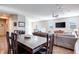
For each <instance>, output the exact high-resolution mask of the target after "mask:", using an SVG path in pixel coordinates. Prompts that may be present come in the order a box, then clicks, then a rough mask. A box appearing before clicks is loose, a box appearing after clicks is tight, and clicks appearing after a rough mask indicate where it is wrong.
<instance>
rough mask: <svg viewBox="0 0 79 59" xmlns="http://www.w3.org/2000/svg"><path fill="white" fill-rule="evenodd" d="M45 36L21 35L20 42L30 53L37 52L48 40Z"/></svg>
mask: <svg viewBox="0 0 79 59" xmlns="http://www.w3.org/2000/svg"><path fill="white" fill-rule="evenodd" d="M46 40H47V39H46V38H45V37H39V36H30V38H24V37H22V38H21V37H20V38H19V39H18V43H19V45H20V46H22V47H23V48H25V49H26V50H27V51H28V52H29V53H31V54H33V53H35V52H37V51H38V50H39V49H41V48H42V46H43V45H44V44H45V43H46V42H47V41H46Z"/></svg>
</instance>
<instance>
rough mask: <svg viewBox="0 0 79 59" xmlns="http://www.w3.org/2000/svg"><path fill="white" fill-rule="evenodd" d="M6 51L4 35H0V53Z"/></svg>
mask: <svg viewBox="0 0 79 59" xmlns="http://www.w3.org/2000/svg"><path fill="white" fill-rule="evenodd" d="M1 53H2V54H3V53H7V42H6V39H5V37H0V54H1Z"/></svg>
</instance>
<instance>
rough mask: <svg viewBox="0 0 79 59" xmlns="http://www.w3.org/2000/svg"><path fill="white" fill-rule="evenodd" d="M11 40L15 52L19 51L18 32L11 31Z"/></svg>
mask: <svg viewBox="0 0 79 59" xmlns="http://www.w3.org/2000/svg"><path fill="white" fill-rule="evenodd" d="M11 38H12V39H11V42H12V51H13V54H16V53H17V34H16V33H11Z"/></svg>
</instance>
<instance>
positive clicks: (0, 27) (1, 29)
mask: <svg viewBox="0 0 79 59" xmlns="http://www.w3.org/2000/svg"><path fill="white" fill-rule="evenodd" d="M5 34H6V20H0V37H3V36H5Z"/></svg>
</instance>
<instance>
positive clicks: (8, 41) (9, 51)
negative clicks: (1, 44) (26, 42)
mask: <svg viewBox="0 0 79 59" xmlns="http://www.w3.org/2000/svg"><path fill="white" fill-rule="evenodd" d="M6 39H7V46H8V54H10V53H11V43H10V37H9V32H6Z"/></svg>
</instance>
